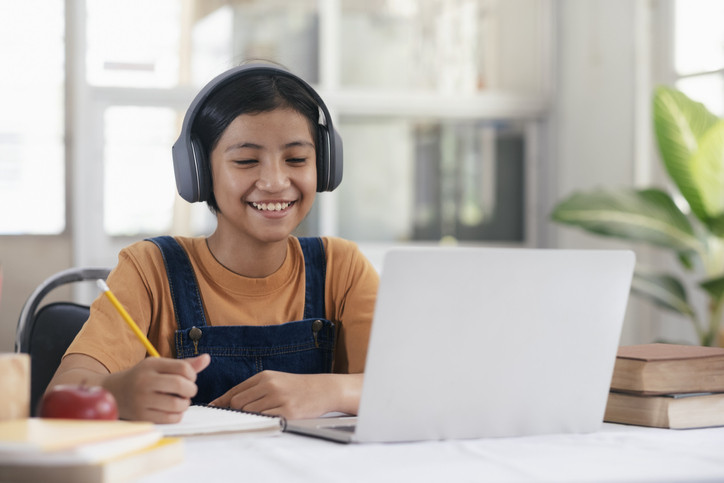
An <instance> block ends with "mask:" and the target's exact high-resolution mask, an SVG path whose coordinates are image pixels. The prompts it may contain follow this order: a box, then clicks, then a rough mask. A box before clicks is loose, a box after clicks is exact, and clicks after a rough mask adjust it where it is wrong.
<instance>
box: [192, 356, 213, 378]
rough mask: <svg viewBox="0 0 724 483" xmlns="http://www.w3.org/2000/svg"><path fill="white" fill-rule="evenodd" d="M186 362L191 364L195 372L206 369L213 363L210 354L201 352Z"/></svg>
mask: <svg viewBox="0 0 724 483" xmlns="http://www.w3.org/2000/svg"><path fill="white" fill-rule="evenodd" d="M186 362H188V364H189V365H190V366H191V368H192V369H193V370H194V372H195V373H197V374H198V373H199V372H201V371H203V370H204V369H206V368H207V367H208V365H209V364H210V363H211V356H210V355H209V354H201V355H200V356H196V357H189V358H188V359H186Z"/></svg>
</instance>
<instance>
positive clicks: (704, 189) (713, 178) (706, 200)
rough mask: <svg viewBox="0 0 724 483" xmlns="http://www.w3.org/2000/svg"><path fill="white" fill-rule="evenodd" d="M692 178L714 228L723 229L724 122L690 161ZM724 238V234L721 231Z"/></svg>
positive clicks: (712, 130)
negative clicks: (721, 220)
mask: <svg viewBox="0 0 724 483" xmlns="http://www.w3.org/2000/svg"><path fill="white" fill-rule="evenodd" d="M690 165H691V173H692V179H693V181H694V183H695V184H696V186H697V188H698V190H699V195H700V197H701V202H702V205H703V208H704V212H705V213H706V214H707V219H705V220H702V221H704V223H705V224H706V225H707V226H709V227H710V228H716V229H717V231H718V230H720V229H721V225H722V224H721V222H720V220H717V218H721V216H722V215H724V119H722V120H720V121H719V122H717V123H716V124H714V125H713V126H712V127H710V128H709V129H708V130H707V131H706V133H705V134H704V135H703V136H702V137H701V138H700V142H699V149H697V150H696V152H694V154H693V155H692V157H691V159H690ZM717 234H718V235H722V232H721V231H718V232H717Z"/></svg>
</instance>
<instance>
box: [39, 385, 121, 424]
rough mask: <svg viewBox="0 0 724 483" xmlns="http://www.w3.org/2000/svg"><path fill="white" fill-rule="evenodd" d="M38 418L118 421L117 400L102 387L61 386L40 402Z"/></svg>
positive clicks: (46, 394)
mask: <svg viewBox="0 0 724 483" xmlns="http://www.w3.org/2000/svg"><path fill="white" fill-rule="evenodd" d="M38 416H40V417H41V418H64V419H118V405H117V404H116V399H115V398H114V397H113V394H111V393H110V392H109V391H107V390H106V389H104V388H102V387H100V386H83V385H80V386H76V385H71V384H61V385H58V386H55V387H53V388H52V389H50V390H49V391H48V392H46V393H45V395H44V396H43V397H42V399H41V400H40V403H39V404H38Z"/></svg>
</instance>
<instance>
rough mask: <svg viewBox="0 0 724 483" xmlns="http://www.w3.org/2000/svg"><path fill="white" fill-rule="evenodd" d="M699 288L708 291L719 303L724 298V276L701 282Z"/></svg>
mask: <svg viewBox="0 0 724 483" xmlns="http://www.w3.org/2000/svg"><path fill="white" fill-rule="evenodd" d="M699 286H700V287H701V288H703V289H704V290H706V292H707V293H708V294H709V295H710V296H711V297H712V298H713V299H714V300H717V301H718V300H721V299H722V298H724V275H722V276H721V277H717V278H710V279H709V280H705V281H703V282H701V283H700V284H699Z"/></svg>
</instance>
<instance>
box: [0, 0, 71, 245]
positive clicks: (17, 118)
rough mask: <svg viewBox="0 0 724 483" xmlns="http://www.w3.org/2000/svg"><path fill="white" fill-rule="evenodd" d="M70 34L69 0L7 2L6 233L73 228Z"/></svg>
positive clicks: (2, 157)
mask: <svg viewBox="0 0 724 483" xmlns="http://www.w3.org/2000/svg"><path fill="white" fill-rule="evenodd" d="M63 37H64V20H63V1H62V0H27V1H23V2H3V3H2V4H0V45H3V46H4V47H3V65H4V66H5V68H4V74H3V75H2V76H0V105H1V106H2V109H0V206H2V216H0V234H33V235H49V234H58V233H61V232H62V231H63V230H64V229H65V164H64V163H65V151H64V144H63V136H64V133H63V129H64V127H63V126H64V112H65V110H64V106H63V103H64V93H63V89H64V82H65V76H64V63H65V53H64V39H63ZM9 46H12V47H9Z"/></svg>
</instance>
